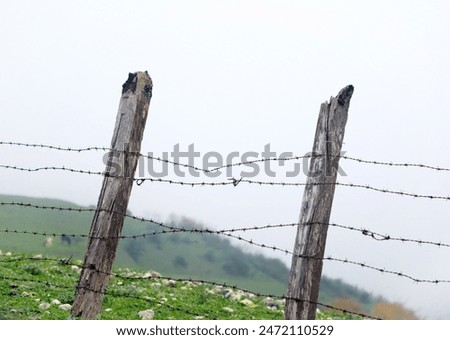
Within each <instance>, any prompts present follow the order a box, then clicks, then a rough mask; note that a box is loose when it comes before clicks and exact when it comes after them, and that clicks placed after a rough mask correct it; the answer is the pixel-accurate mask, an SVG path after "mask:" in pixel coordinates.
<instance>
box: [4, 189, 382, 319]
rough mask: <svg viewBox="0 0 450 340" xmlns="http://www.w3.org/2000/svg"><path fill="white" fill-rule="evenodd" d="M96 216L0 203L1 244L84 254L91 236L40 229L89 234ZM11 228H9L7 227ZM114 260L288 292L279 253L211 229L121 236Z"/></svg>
mask: <svg viewBox="0 0 450 340" xmlns="http://www.w3.org/2000/svg"><path fill="white" fill-rule="evenodd" d="M2 202H21V203H26V204H31V205H38V206H47V207H66V208H73V209H78V208H85V207H82V206H78V205H76V204H73V203H71V202H67V201H62V200H55V199H45V198H32V197H25V196H10V195H0V203H2ZM92 217H93V212H77V211H71V212H67V211H59V210H58V209H36V208H32V207H21V206H12V205H0V250H1V251H3V253H6V252H8V251H11V252H12V253H13V254H16V253H28V254H42V255H43V256H46V257H52V256H53V257H58V258H69V257H70V258H72V259H74V260H82V259H83V258H84V254H85V251H86V247H87V239H86V238H83V237H75V238H71V243H70V245H69V244H67V243H64V242H63V241H62V239H61V237H59V236H56V237H53V236H48V237H51V238H52V243H51V245H50V246H49V245H47V246H46V245H45V240H46V238H47V237H46V236H43V235H40V234H42V233H47V234H48V235H51V234H56V235H60V234H68V235H71V234H76V235H79V234H84V235H86V234H88V232H89V228H90V224H91V220H92ZM170 224H171V225H174V226H177V227H183V228H189V227H196V228H198V227H199V225H197V224H195V223H194V222H188V221H185V222H184V223H170ZM6 230H8V232H5V231H6ZM163 230H164V229H163V228H161V227H160V226H158V225H157V224H155V223H150V222H141V221H137V220H134V219H130V218H126V219H125V223H124V227H123V231H122V235H124V236H130V235H140V234H144V233H146V234H151V233H154V232H157V233H159V232H161V231H163ZM11 231H18V232H17V233H16V232H11ZM21 231H27V232H35V233H37V235H32V234H24V233H21ZM243 236H245V235H243ZM115 266H116V267H115V268H130V269H132V270H141V271H147V270H149V268H151V269H153V270H156V271H158V272H160V273H161V274H162V275H163V276H167V277H173V278H178V279H183V278H193V279H197V280H207V281H212V282H219V283H222V282H226V283H227V284H228V285H235V286H238V287H240V288H242V289H248V290H251V291H254V292H259V293H263V294H273V295H283V294H284V293H285V292H286V287H287V280H288V275H289V270H288V268H287V266H286V265H285V264H284V263H283V262H282V261H280V260H279V259H273V258H267V257H264V256H262V255H261V254H257V253H253V254H250V253H247V252H245V251H243V250H242V249H240V248H239V247H237V246H235V245H233V244H231V243H230V242H229V239H227V238H226V237H225V236H219V235H215V234H210V233H205V234H198V233H189V232H184V233H164V234H158V235H151V236H148V237H145V238H141V237H138V238H128V239H122V240H120V241H119V247H118V249H117V255H116V259H115ZM113 284H114V281H113ZM71 286H73V285H71ZM112 287H113V286H112ZM320 288H321V289H320V295H319V301H320V302H323V303H330V302H332V301H333V300H334V299H336V298H337V297H341V296H346V297H350V298H353V299H355V300H357V301H359V302H360V303H361V305H362V306H363V307H364V311H365V312H369V311H370V310H371V307H372V306H373V305H374V303H376V302H377V299H376V298H374V297H373V296H372V295H371V294H370V293H367V292H365V291H363V290H361V289H358V288H356V287H353V286H351V285H348V284H346V283H344V282H342V281H340V280H332V279H329V278H327V277H322V279H321V287H320ZM70 295H73V294H70ZM107 300H108V297H107V298H106V301H107ZM133 303H138V302H136V301H134V302H133ZM0 308H2V307H1V306H0Z"/></svg>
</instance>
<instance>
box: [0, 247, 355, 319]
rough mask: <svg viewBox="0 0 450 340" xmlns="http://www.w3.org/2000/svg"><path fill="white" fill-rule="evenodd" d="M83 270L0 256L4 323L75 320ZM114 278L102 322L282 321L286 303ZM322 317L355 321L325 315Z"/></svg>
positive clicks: (128, 273)
mask: <svg viewBox="0 0 450 340" xmlns="http://www.w3.org/2000/svg"><path fill="white" fill-rule="evenodd" d="M80 265H81V261H73V260H71V261H70V262H66V261H61V260H60V259H57V258H42V257H34V258H33V257H32V256H30V255H20V254H19V255H17V254H16V255H15V254H12V256H5V255H3V256H0V320H4V319H13V320H18V319H26V320H35V319H37V320H44V319H45V320H55V319H56V320H58V319H60V320H64V319H70V318H71V316H70V308H71V305H72V303H73V297H74V293H75V290H74V287H75V286H76V284H77V279H78V271H79V270H80ZM115 275H117V276H113V277H112V278H111V281H110V284H109V288H108V291H107V294H106V296H105V299H104V303H103V311H102V313H101V314H100V316H99V318H100V319H106V320H137V319H155V320H186V319H187V320H190V319H219V320H228V319H229V320H281V319H283V304H284V301H283V300H279V299H276V298H271V297H263V296H262V297H258V296H254V295H253V294H249V293H246V292H243V291H240V290H237V289H230V288H227V287H222V286H217V285H212V284H206V283H198V282H197V283H196V282H186V281H182V280H179V281H178V280H167V279H164V278H158V277H156V276H155V277H149V276H148V273H144V272H139V271H135V270H129V269H117V270H116V271H115ZM49 283H51V284H49ZM317 318H318V319H331V318H332V319H352V318H355V317H354V316H352V315H349V314H342V313H338V312H329V311H326V310H321V311H319V312H318V313H317ZM356 318H358V317H356Z"/></svg>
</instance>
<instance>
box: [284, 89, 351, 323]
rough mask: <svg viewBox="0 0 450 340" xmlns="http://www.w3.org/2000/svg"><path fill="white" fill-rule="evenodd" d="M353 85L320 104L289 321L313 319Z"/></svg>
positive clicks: (292, 276)
mask: <svg viewBox="0 0 450 340" xmlns="http://www.w3.org/2000/svg"><path fill="white" fill-rule="evenodd" d="M352 94H353V86H352V85H349V86H347V87H345V88H343V89H342V90H341V91H340V92H339V94H338V95H337V97H336V98H333V97H331V99H330V102H329V103H328V102H325V103H323V104H322V105H321V107H320V112H319V120H318V122H317V128H316V136H315V139H314V145H313V152H312V157H311V161H310V167H309V174H308V179H307V183H306V186H305V191H304V193H303V201H302V207H301V211H300V221H299V226H298V230H297V237H296V240H295V246H294V255H293V257H292V266H291V272H290V277H289V283H288V291H287V298H286V307H285V319H287V320H313V319H315V316H316V302H317V299H318V296H319V286H320V277H321V275H322V264H323V261H322V258H323V256H324V252H325V242H326V237H327V231H328V223H329V221H330V213H331V205H332V203H333V196H334V189H335V185H334V184H333V183H335V182H336V176H337V169H338V165H339V155H340V152H341V147H342V141H343V139H344V131H345V124H346V122H347V114H348V108H349V105H350V99H351V97H352Z"/></svg>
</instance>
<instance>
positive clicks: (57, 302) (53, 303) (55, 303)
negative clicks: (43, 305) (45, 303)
mask: <svg viewBox="0 0 450 340" xmlns="http://www.w3.org/2000/svg"><path fill="white" fill-rule="evenodd" d="M50 303H51V304H52V305H60V304H61V301H59V300H58V299H54V300H52V302H50Z"/></svg>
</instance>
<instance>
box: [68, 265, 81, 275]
mask: <svg viewBox="0 0 450 340" xmlns="http://www.w3.org/2000/svg"><path fill="white" fill-rule="evenodd" d="M70 269H71V270H72V271H73V272H75V273H78V274H79V273H80V272H81V268H80V267H78V266H75V265H73V266H70Z"/></svg>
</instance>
